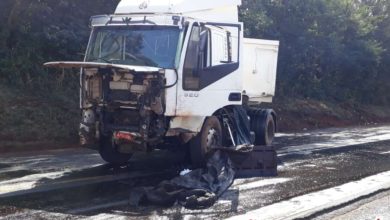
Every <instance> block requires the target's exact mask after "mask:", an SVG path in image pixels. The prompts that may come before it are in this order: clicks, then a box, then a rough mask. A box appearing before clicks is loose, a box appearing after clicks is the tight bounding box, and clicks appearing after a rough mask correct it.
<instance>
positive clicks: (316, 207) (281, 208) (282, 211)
mask: <svg viewBox="0 0 390 220" xmlns="http://www.w3.org/2000/svg"><path fill="white" fill-rule="evenodd" d="M385 189H390V171H388V172H384V173H380V174H377V175H374V176H370V177H367V178H364V179H362V180H359V181H355V182H350V183H346V184H344V185H341V186H338V187H334V188H330V189H326V190H322V191H319V192H314V193H310V194H306V195H303V196H299V197H296V198H292V199H290V200H287V201H283V202H280V203H275V204H272V205H269V206H265V207H262V208H260V209H257V210H253V211H250V212H247V213H246V214H243V215H238V216H234V217H232V218H229V220H242V219H251V220H255V219H267V220H277V219H296V218H305V217H308V216H310V215H313V214H315V213H317V212H319V211H322V210H325V209H328V208H332V207H336V206H338V205H342V204H345V203H347V202H350V201H352V200H355V199H358V198H361V197H362V196H367V195H370V194H372V193H375V192H378V191H380V190H385Z"/></svg>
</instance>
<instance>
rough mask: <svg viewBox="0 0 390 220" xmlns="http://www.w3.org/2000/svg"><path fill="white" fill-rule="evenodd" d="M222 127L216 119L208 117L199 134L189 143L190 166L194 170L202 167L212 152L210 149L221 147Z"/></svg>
mask: <svg viewBox="0 0 390 220" xmlns="http://www.w3.org/2000/svg"><path fill="white" fill-rule="evenodd" d="M221 144H222V127H221V123H220V121H219V120H218V118H217V117H215V116H212V117H208V118H207V119H206V120H205V122H204V124H203V127H202V130H201V132H200V133H199V134H198V135H197V136H196V137H195V138H194V139H193V140H191V142H190V154H191V161H192V165H193V166H194V167H195V168H199V167H204V166H205V165H206V163H207V158H208V156H210V153H211V152H212V147H214V146H218V147H219V146H221Z"/></svg>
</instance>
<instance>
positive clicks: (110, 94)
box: [45, 0, 279, 166]
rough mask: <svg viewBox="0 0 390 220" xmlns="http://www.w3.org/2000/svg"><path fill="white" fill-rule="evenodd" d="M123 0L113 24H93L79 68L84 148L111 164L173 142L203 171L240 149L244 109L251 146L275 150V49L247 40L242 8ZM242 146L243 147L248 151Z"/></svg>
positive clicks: (218, 1)
mask: <svg viewBox="0 0 390 220" xmlns="http://www.w3.org/2000/svg"><path fill="white" fill-rule="evenodd" d="M171 2H172V1H169V0H164V1H157V0H156V1H152V0H149V1H138V0H122V1H121V2H120V3H119V5H118V7H117V10H116V12H115V14H113V15H101V16H94V17H92V18H91V28H92V33H91V37H90V41H89V45H88V49H87V53H86V57H85V60H84V62H51V63H47V64H45V65H46V66H49V67H62V68H69V67H72V68H81V77H80V83H81V89H80V99H81V102H80V106H81V109H82V121H81V125H80V139H81V144H82V145H84V146H85V147H89V148H93V149H97V150H99V152H100V154H101V156H102V158H103V159H104V160H106V161H107V162H109V163H113V164H118V165H121V164H125V163H126V162H127V161H128V160H129V159H130V157H131V156H132V154H133V153H135V152H140V151H150V150H153V149H155V148H161V146H163V145H164V144H165V143H168V142H169V143H171V142H172V140H174V141H176V142H174V143H176V144H182V145H183V146H184V145H186V144H187V145H189V146H190V153H191V159H192V161H193V164H194V165H195V166H202V165H203V164H204V162H205V158H206V157H207V154H208V152H210V151H212V148H213V147H214V146H218V147H220V146H226V147H229V146H235V145H238V144H240V143H239V141H238V140H236V138H235V137H236V133H237V132H238V127H237V126H238V125H237V123H236V122H235V120H234V117H236V116H235V114H234V112H235V111H234V108H236V107H239V108H242V109H244V114H246V118H248V120H249V122H250V130H251V134H252V136H253V140H252V141H253V142H254V144H257V145H269V144H270V143H271V142H272V139H273V136H274V133H275V130H276V114H275V113H274V111H273V110H266V109H260V108H258V107H257V106H258V105H259V104H260V103H263V102H272V97H273V95H274V93H275V80H276V66H277V54H278V45H279V43H278V42H276V41H265V40H254V39H245V38H244V37H243V24H242V23H240V22H238V11H237V6H238V5H240V1H239V0H229V1H226V0H214V1H212V2H210V1H206V0H201V1H200V2H197V4H196V5H194V4H193V3H191V1H189V0H178V1H175V4H172V3H171ZM241 144H242V143H241Z"/></svg>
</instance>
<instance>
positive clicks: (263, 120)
mask: <svg viewBox="0 0 390 220" xmlns="http://www.w3.org/2000/svg"><path fill="white" fill-rule="evenodd" d="M272 112H273V111H272V110H262V109H259V110H255V111H251V112H250V114H249V115H250V117H251V130H252V131H254V132H255V137H256V138H255V145H261V146H270V145H272V142H273V140H274V138H275V133H276V122H275V119H274V115H273V114H272Z"/></svg>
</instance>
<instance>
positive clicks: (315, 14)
mask: <svg viewBox="0 0 390 220" xmlns="http://www.w3.org/2000/svg"><path fill="white" fill-rule="evenodd" d="M117 2H118V0H1V1H0V20H1V22H0V89H1V94H0V124H1V125H2V126H1V127H0V139H3V140H4V139H5V138H8V139H16V138H18V137H20V136H24V137H26V139H44V138H48V137H50V138H54V139H66V138H69V137H74V136H77V135H76V133H77V129H76V128H77V120H78V110H77V108H78V76H77V74H71V73H68V72H62V71H59V72H52V71H51V72H50V74H49V73H48V71H47V70H46V69H44V68H43V67H42V63H44V62H46V61H51V60H81V59H82V53H83V52H84V50H85V46H86V42H87V40H88V35H89V28H88V21H89V17H90V16H91V15H94V14H107V13H112V12H113V10H114V8H115V6H116V4H117ZM240 16H241V20H242V21H244V22H245V24H246V29H245V33H246V36H248V37H254V38H267V39H277V40H280V41H281V48H280V60H279V72H278V74H279V75H278V86H277V88H278V94H277V95H278V97H279V98H291V97H296V98H297V97H298V98H311V99H317V100H326V101H331V102H352V103H364V104H376V105H390V93H389V92H387V91H388V90H389V89H390V1H388V0H243V5H242V7H241V12H240ZM42 131H44V132H42Z"/></svg>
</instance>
